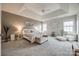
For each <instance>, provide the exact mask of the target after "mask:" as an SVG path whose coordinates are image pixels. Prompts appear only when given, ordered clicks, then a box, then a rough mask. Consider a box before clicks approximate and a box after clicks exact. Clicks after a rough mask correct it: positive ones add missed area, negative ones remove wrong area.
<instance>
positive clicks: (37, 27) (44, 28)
mask: <svg viewBox="0 0 79 59" xmlns="http://www.w3.org/2000/svg"><path fill="white" fill-rule="evenodd" d="M35 29H36V30H37V31H39V32H46V31H47V24H46V23H44V24H43V25H41V24H40V25H37V26H35Z"/></svg>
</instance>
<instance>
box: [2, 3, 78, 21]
mask: <svg viewBox="0 0 79 59" xmlns="http://www.w3.org/2000/svg"><path fill="white" fill-rule="evenodd" d="M2 10H3V11H6V12H10V13H13V14H17V15H21V16H24V17H28V18H32V19H35V20H38V21H47V20H51V19H55V18H60V17H65V16H70V15H75V14H77V13H78V12H79V4H78V3H4V4H2Z"/></svg>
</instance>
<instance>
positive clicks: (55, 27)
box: [47, 16, 74, 35]
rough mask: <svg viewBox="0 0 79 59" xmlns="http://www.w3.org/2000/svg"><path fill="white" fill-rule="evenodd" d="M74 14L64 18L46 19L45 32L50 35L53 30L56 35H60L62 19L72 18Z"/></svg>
mask: <svg viewBox="0 0 79 59" xmlns="http://www.w3.org/2000/svg"><path fill="white" fill-rule="evenodd" d="M73 19H74V16H68V17H64V18H58V19H52V20H49V21H47V33H48V35H51V34H52V32H55V33H56V34H57V35H61V32H62V31H63V21H67V20H73Z"/></svg>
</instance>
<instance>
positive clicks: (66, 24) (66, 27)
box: [64, 21, 73, 32]
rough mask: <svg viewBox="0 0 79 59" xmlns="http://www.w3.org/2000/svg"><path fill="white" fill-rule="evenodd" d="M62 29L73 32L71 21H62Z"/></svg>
mask: <svg viewBox="0 0 79 59" xmlns="http://www.w3.org/2000/svg"><path fill="white" fill-rule="evenodd" d="M64 31H65V32H73V21H66V22H64Z"/></svg>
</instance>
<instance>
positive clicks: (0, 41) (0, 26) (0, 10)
mask: <svg viewBox="0 0 79 59" xmlns="http://www.w3.org/2000/svg"><path fill="white" fill-rule="evenodd" d="M0 34H1V4H0ZM0 55H1V37H0Z"/></svg>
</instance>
